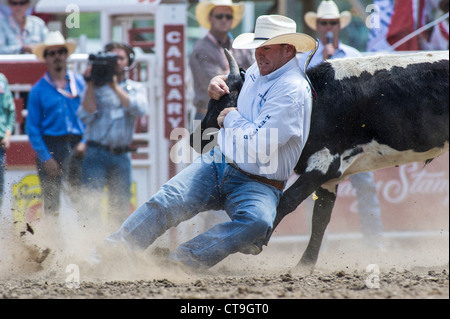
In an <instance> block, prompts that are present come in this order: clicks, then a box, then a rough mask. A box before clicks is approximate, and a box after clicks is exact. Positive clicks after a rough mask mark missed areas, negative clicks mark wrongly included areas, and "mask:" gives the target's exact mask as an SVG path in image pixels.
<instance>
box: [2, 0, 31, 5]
mask: <svg viewBox="0 0 450 319" xmlns="http://www.w3.org/2000/svg"><path fill="white" fill-rule="evenodd" d="M17 1H18V0H17ZM38 1H39V0H30V7H33V6H34V5H35V4H36V3H38ZM1 2H2V3H3V4H4V5H5V6H8V5H9V0H1Z"/></svg>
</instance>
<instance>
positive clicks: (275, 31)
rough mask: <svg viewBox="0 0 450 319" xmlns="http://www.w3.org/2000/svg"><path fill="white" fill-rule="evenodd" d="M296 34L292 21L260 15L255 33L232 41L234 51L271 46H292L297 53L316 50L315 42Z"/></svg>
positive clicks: (308, 37)
mask: <svg viewBox="0 0 450 319" xmlns="http://www.w3.org/2000/svg"><path fill="white" fill-rule="evenodd" d="M296 32H297V24H296V23H295V21H294V20H292V19H290V18H287V17H284V16H280V15H262V16H260V17H258V19H256V24H255V33H243V34H241V35H239V36H238V37H236V39H235V40H234V41H233V48H235V49H256V48H258V47H260V46H266V45H272V44H292V45H293V46H295V48H296V49H297V52H308V51H311V50H315V49H316V45H317V42H316V40H314V39H313V38H312V37H310V36H309V35H306V34H303V33H296Z"/></svg>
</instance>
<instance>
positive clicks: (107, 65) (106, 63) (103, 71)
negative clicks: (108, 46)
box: [89, 52, 117, 86]
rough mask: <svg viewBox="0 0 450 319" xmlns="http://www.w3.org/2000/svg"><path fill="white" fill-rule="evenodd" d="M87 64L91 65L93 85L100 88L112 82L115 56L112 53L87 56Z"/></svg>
mask: <svg viewBox="0 0 450 319" xmlns="http://www.w3.org/2000/svg"><path fill="white" fill-rule="evenodd" d="M89 63H90V64H92V71H91V78H90V79H91V80H92V81H93V82H94V84H95V85H97V86H101V85H105V84H106V83H110V82H112V81H113V76H114V69H115V67H116V63H117V55H116V54H115V53H112V52H99V53H97V54H89Z"/></svg>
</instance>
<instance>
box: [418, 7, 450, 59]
mask: <svg viewBox="0 0 450 319" xmlns="http://www.w3.org/2000/svg"><path fill="white" fill-rule="evenodd" d="M448 7H449V1H448V0H431V1H427V2H426V5H425V7H424V18H425V22H424V23H426V24H427V23H430V22H431V21H433V20H435V19H438V18H439V17H440V16H441V15H442V14H443V13H448ZM448 37H449V26H448V17H447V19H445V20H443V21H441V22H439V23H438V24H436V25H435V26H434V27H432V28H430V29H428V30H426V31H425V32H424V33H422V34H420V35H419V45H420V49H422V50H448Z"/></svg>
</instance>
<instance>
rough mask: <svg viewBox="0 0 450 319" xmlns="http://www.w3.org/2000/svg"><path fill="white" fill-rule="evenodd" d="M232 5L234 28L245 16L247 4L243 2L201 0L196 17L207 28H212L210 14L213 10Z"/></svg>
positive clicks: (232, 25) (232, 27) (196, 9)
mask: <svg viewBox="0 0 450 319" xmlns="http://www.w3.org/2000/svg"><path fill="white" fill-rule="evenodd" d="M222 6H225V7H231V9H232V10H233V23H232V24H231V29H234V28H235V27H236V26H237V25H238V24H239V22H241V20H242V17H243V16H244V10H245V6H244V4H243V3H233V2H232V1H231V0H211V1H202V2H199V3H198V5H197V7H196V8H195V17H196V18H197V21H198V23H199V24H200V25H201V26H202V27H204V28H205V29H208V30H209V29H211V24H210V23H209V15H210V13H211V10H212V9H214V8H215V7H222Z"/></svg>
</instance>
